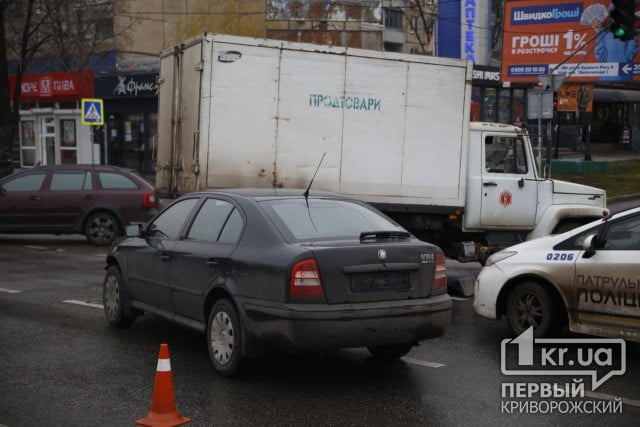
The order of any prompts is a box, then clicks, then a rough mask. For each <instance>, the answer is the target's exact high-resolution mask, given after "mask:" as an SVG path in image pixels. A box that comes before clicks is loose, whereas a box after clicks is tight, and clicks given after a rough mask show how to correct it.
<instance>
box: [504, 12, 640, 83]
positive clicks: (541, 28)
mask: <svg viewBox="0 0 640 427" xmlns="http://www.w3.org/2000/svg"><path fill="white" fill-rule="evenodd" d="M610 7H611V1H610V0H579V1H575V0H518V1H508V2H506V4H505V12H504V34H503V35H504V37H503V45H502V69H501V71H502V80H503V81H505V82H514V83H518V82H520V83H537V82H538V76H539V75H545V74H549V73H550V72H553V74H560V75H566V76H567V80H566V81H568V82H571V81H573V82H596V81H613V82H622V81H630V80H640V53H639V52H638V40H637V37H636V38H634V39H632V40H629V41H621V40H618V39H614V38H613V34H612V33H611V32H610V31H609V30H608V28H607V27H608V25H609V23H610V20H609V11H610ZM636 13H637V12H636Z"/></svg>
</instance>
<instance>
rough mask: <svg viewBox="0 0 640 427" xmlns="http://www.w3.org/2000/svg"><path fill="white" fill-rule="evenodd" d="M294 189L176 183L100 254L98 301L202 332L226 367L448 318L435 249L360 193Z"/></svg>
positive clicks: (220, 367) (410, 336)
mask: <svg viewBox="0 0 640 427" xmlns="http://www.w3.org/2000/svg"><path fill="white" fill-rule="evenodd" d="M304 193H305V192H304V190H281V189H280V190H273V189H262V190H247V189H244V190H221V191H210V192H200V193H192V194H188V195H185V196H183V197H181V198H179V199H177V200H175V201H174V202H173V203H171V204H170V205H169V206H167V207H166V208H165V209H164V210H163V211H162V212H161V213H160V214H159V215H158V216H157V217H156V218H155V219H154V220H152V221H151V222H149V223H148V224H147V225H146V226H145V227H144V228H143V227H142V226H139V225H138V226H130V227H128V228H127V236H128V237H127V238H125V239H124V240H122V241H120V242H119V243H118V244H116V245H114V246H113V247H112V248H111V250H110V251H109V254H108V256H107V267H106V269H107V273H106V277H105V281H104V312H105V316H106V318H107V320H108V322H109V323H111V324H112V325H115V326H130V325H131V324H132V323H133V322H134V321H135V319H136V316H138V315H140V314H141V313H143V312H150V313H153V314H155V315H158V316H160V317H163V318H166V319H169V320H171V321H174V322H177V323H179V324H182V325H184V326H187V327H191V328H194V329H196V330H199V331H202V332H206V338H207V347H208V349H209V356H210V359H211V362H212V364H213V366H214V368H215V370H216V371H217V372H218V373H219V374H222V375H225V376H229V375H233V374H234V373H236V372H237V370H238V368H239V366H240V362H241V360H242V359H243V358H246V357H253V356H256V355H259V354H260V353H261V351H263V350H264V349H266V348H269V347H274V346H275V347H280V348H285V349H287V348H288V349H308V350H326V349H337V348H347V347H367V348H368V349H369V351H370V352H371V353H372V354H373V355H374V356H375V357H378V358H381V359H395V358H398V357H402V356H404V355H405V354H407V353H408V352H409V351H410V350H411V347H412V346H413V345H415V344H417V343H418V341H420V340H424V339H428V338H434V337H438V336H441V335H442V334H443V332H444V329H445V328H446V326H447V325H448V324H449V320H450V316H451V300H450V299H449V296H448V295H447V293H446V291H447V275H446V267H445V258H444V255H443V253H442V251H441V250H440V248H438V247H437V246H434V245H432V244H429V243H425V242H422V241H420V240H418V239H416V238H415V237H413V236H412V235H410V234H409V233H408V232H407V231H406V230H404V229H403V228H402V227H400V226H399V225H398V224H396V223H395V222H393V221H392V220H390V219H389V218H387V217H386V216H384V215H383V214H381V213H380V212H378V211H377V210H375V209H374V208H372V207H371V206H369V205H367V204H366V203H363V202H360V201H358V200H354V199H351V198H347V197H344V196H340V195H336V194H331V193H312V194H311V195H309V196H308V197H305V195H304Z"/></svg>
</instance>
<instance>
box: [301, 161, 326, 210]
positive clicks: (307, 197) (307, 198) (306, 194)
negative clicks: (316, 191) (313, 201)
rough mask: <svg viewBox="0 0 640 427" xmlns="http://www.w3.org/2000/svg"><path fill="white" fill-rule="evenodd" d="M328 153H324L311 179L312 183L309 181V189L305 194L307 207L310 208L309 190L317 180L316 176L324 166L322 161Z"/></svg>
mask: <svg viewBox="0 0 640 427" xmlns="http://www.w3.org/2000/svg"><path fill="white" fill-rule="evenodd" d="M326 155H327V153H322V157H321V158H320V163H318V167H317V168H316V171H315V172H314V173H313V177H312V178H311V181H309V186H308V187H307V189H306V190H305V192H304V199H305V200H306V201H307V207H309V190H310V189H311V185H312V184H313V180H314V179H316V175H317V174H318V171H319V170H320V165H321V164H322V161H323V160H324V156H326Z"/></svg>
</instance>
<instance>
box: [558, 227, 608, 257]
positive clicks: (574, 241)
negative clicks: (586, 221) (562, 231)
mask: <svg viewBox="0 0 640 427" xmlns="http://www.w3.org/2000/svg"><path fill="white" fill-rule="evenodd" d="M603 225H604V224H599V225H597V226H596V227H591V228H589V229H587V230H585V231H583V232H581V233H579V234H576V235H575V236H572V237H570V238H568V239H567V240H565V241H564V242H561V243H558V244H557V245H555V246H554V247H553V249H554V250H579V251H581V250H582V249H583V248H582V242H584V239H586V238H587V237H588V236H591V235H593V234H600V230H602V227H603Z"/></svg>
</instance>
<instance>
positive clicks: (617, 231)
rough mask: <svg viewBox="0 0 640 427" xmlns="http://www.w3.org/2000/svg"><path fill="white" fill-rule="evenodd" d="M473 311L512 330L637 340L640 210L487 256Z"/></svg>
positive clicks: (639, 334) (539, 334)
mask: <svg viewBox="0 0 640 427" xmlns="http://www.w3.org/2000/svg"><path fill="white" fill-rule="evenodd" d="M474 308H475V311H476V312H477V313H478V314H480V315H481V316H484V317H488V318H490V319H500V318H501V317H502V316H505V317H506V318H507V320H508V323H509V326H510V327H511V330H512V332H513V333H514V334H515V335H519V334H521V333H522V332H524V331H525V330H527V329H529V328H530V327H533V333H534V336H536V337H544V336H548V335H552V334H553V333H554V332H556V331H557V330H558V329H560V328H561V327H563V326H564V325H566V324H567V322H568V326H569V330H570V331H573V332H579V333H585V334H591V335H597V336H602V337H608V338H623V339H625V340H631V341H640V208H634V209H630V210H626V211H622V212H619V213H616V214H613V215H611V216H608V217H605V218H604V219H600V220H597V221H595V222H591V223H589V224H586V225H583V226H581V227H578V228H576V229H574V230H571V231H568V232H566V233H563V234H559V235H555V236H548V237H542V238H539V239H535V240H531V241H528V242H525V243H521V244H518V245H515V246H512V247H510V248H507V249H505V250H503V251H501V252H497V253H495V254H494V255H492V256H490V257H489V259H488V260H487V264H486V265H485V267H484V268H483V269H482V270H481V271H480V274H479V275H478V277H477V280H476V283H475V297H474Z"/></svg>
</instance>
